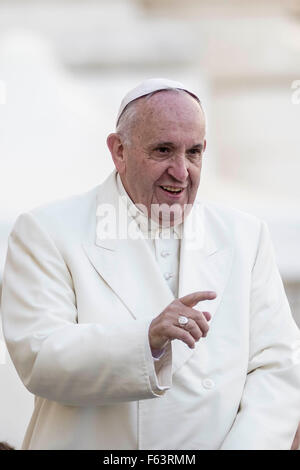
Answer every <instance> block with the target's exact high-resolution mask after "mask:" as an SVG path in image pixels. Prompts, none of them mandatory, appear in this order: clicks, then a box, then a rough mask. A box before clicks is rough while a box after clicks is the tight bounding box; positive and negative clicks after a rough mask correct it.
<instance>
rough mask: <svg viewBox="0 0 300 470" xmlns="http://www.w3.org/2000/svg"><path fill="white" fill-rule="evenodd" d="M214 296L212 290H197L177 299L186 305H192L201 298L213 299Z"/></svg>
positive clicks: (214, 293)
mask: <svg viewBox="0 0 300 470" xmlns="http://www.w3.org/2000/svg"><path fill="white" fill-rule="evenodd" d="M216 297H217V294H216V292H214V291H198V292H193V293H192V294H188V295H185V296H184V297H181V298H180V299H179V300H180V302H181V303H183V304H184V305H186V306H187V307H194V306H195V305H196V304H197V303H198V302H201V300H213V299H215V298H216Z"/></svg>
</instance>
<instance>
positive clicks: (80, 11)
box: [0, 0, 300, 448]
mask: <svg viewBox="0 0 300 470" xmlns="http://www.w3.org/2000/svg"><path fill="white" fill-rule="evenodd" d="M151 77H167V78H170V79H174V80H179V81H183V82H185V83H187V85H188V86H190V87H193V88H194V89H195V90H196V91H198V93H199V95H200V96H201V97H202V101H203V105H204V108H205V110H206V114H207V117H208V147H207V151H206V154H205V159H204V160H205V161H204V168H203V173H202V182H201V188H200V196H201V197H202V198H203V199H210V200H214V201H221V202H222V203H226V204H228V205H231V206H234V207H237V208H239V209H242V210H244V211H247V212H250V213H253V214H255V215H257V216H259V217H260V218H262V219H264V220H265V221H266V222H267V223H268V225H269V228H270V231H271V235H272V239H273V242H274V246H275V252H276V256H277V260H278V264H279V268H280V271H281V274H282V277H283V280H284V284H285V287H286V291H287V294H288V297H289V300H290V304H291V307H292V310H293V315H294V317H295V320H296V322H297V323H298V325H300V210H299V207H300V205H299V202H300V184H299V174H300V151H299V149H300V93H299V89H300V0H252V1H251V2H249V1H246V0H227V1H226V2H224V1H223V0H184V1H182V0H59V1H58V0H57V1H55V0H36V1H34V0H6V1H5V0H0V283H1V278H2V273H3V266H4V261H5V253H6V248H7V237H8V234H9V231H10V230H11V227H12V224H13V222H14V220H15V219H16V217H17V216H18V215H19V214H20V213H21V212H24V211H27V210H30V209H31V208H32V207H35V206H38V205H41V204H43V203H45V202H48V201H51V200H54V199H58V198H63V197H66V196H69V195H72V194H75V193H80V192H83V191H85V190H88V189H89V188H91V187H93V186H95V185H97V184H99V183H100V182H102V181H103V180H104V178H105V177H106V176H107V175H108V174H109V173H110V171H111V170H112V169H113V165H112V162H111V159H110V155H109V152H108V150H107V149H106V144H105V140H106V136H107V134H108V133H109V132H111V131H113V130H114V125H115V117H116V114H117V110H118V106H119V103H120V101H121V99H122V97H123V95H124V94H125V93H126V92H127V91H128V90H129V89H130V88H132V87H134V86H135V85H136V84H137V83H138V82H139V81H141V80H143V79H145V78H151ZM0 334H1V332H0ZM0 389H1V392H0V400H1V401H0V441H5V440H6V441H8V442H9V443H10V444H11V445H13V446H15V447H16V448H19V447H20V446H21V442H22V439H23V435H24V432H25V429H26V426H27V424H28V421H29V418H30V416H31V412H32V406H33V397H32V395H31V394H30V393H29V392H27V391H26V389H25V387H24V386H23V385H22V384H21V382H20V380H19V379H18V377H17V375H16V372H15V370H14V368H13V366H12V364H11V362H10V359H9V356H8V354H7V351H6V350H5V346H4V343H3V341H2V340H1V338H0Z"/></svg>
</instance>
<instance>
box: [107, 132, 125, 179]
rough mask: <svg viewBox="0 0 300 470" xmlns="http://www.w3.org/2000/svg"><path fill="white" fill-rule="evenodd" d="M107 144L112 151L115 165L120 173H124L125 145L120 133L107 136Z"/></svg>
mask: <svg viewBox="0 0 300 470" xmlns="http://www.w3.org/2000/svg"><path fill="white" fill-rule="evenodd" d="M106 142H107V146H108V148H109V151H110V153H111V156H112V159H113V161H114V164H115V167H116V169H117V170H118V172H119V173H120V174H122V173H124V170H125V158H124V146H123V143H122V141H121V139H120V136H119V134H116V133H113V134H109V136H108V137H107V140H106Z"/></svg>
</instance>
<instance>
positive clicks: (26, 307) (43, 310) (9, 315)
mask: <svg viewBox="0 0 300 470" xmlns="http://www.w3.org/2000/svg"><path fill="white" fill-rule="evenodd" d="M2 316H3V330H4V335H5V339H6V344H7V347H8V350H9V353H10V355H11V358H12V360H13V362H14V365H15V367H16V369H17V371H18V374H19V375H20V378H21V380H22V381H23V383H24V385H25V386H26V387H27V388H28V390H29V391H30V392H32V393H33V394H35V395H38V396H41V397H45V398H47V399H49V400H53V401H57V402H60V403H63V404H67V405H76V406H90V405H96V406H98V405H105V404H110V403H116V402H122V401H134V400H142V399H147V398H155V397H159V396H161V395H163V394H164V393H165V391H166V390H167V389H168V388H169V387H170V382H171V362H172V361H171V357H170V355H171V350H170V348H169V350H168V351H167V352H166V354H165V355H164V357H163V358H162V359H161V360H160V361H159V362H160V368H157V367H155V365H154V361H153V358H152V357H151V351H150V347H149V341H148V328H149V323H150V321H149V319H147V320H142V321H138V320H133V319H131V318H128V320H127V321H126V320H124V322H118V323H117V324H116V322H113V315H112V322H111V324H110V325H109V326H107V325H105V326H104V325H101V321H99V323H85V324H83V323H78V321H77V309H76V293H75V291H74V286H73V282H72V275H71V272H70V271H69V269H68V266H67V265H66V263H65V261H64V259H63V256H62V254H61V253H60V252H59V250H58V249H57V247H56V245H55V243H54V241H53V240H52V239H51V237H50V236H49V234H48V233H47V232H46V231H45V230H44V229H43V228H42V226H41V225H40V224H39V222H38V221H37V219H36V217H35V216H34V215H33V214H30V213H29V214H23V215H21V216H20V217H19V218H18V220H17V222H16V224H15V227H14V229H13V231H12V233H11V235H10V238H9V244H8V254H7V259H6V266H5V271H4V278H3V292H2Z"/></svg>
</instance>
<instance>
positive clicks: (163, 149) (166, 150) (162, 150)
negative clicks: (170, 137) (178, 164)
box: [156, 147, 170, 153]
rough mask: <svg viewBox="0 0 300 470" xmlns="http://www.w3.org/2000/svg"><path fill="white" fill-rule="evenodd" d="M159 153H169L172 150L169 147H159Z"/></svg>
mask: <svg viewBox="0 0 300 470" xmlns="http://www.w3.org/2000/svg"><path fill="white" fill-rule="evenodd" d="M156 150H157V151H158V152H159V153H168V152H169V151H170V149H169V148H168V147H157V149H156Z"/></svg>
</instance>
